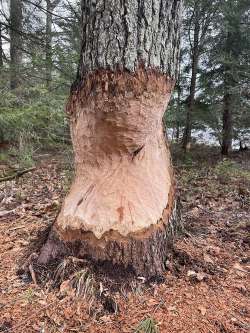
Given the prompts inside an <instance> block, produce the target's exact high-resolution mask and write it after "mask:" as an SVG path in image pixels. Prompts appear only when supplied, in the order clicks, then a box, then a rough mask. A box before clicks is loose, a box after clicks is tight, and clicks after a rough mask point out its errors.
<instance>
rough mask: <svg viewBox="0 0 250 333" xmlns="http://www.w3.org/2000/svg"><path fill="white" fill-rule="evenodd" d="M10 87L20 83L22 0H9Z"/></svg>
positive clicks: (13, 87) (14, 87)
mask: <svg viewBox="0 0 250 333" xmlns="http://www.w3.org/2000/svg"><path fill="white" fill-rule="evenodd" d="M10 26H11V27H10V88H11V89H16V88H18V87H19V86H20V84H21V73H20V68H21V64H22V51H21V50H22V1H21V0H11V1H10Z"/></svg>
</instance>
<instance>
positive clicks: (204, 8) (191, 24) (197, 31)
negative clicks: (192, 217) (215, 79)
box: [183, 0, 218, 150]
mask: <svg viewBox="0 0 250 333" xmlns="http://www.w3.org/2000/svg"><path fill="white" fill-rule="evenodd" d="M217 11H218V1H208V0H202V1H198V0H191V1H186V17H185V29H186V31H187V32H186V33H187V38H188V41H189V46H188V48H189V52H190V62H191V80H190V87H189V96H188V98H187V111H186V123H185V129H184V134H183V148H184V149H185V150H187V149H188V148H190V144H191V131H192V115H193V113H194V108H195V93H196V89H197V75H198V71H199V61H200V56H201V54H202V53H203V52H205V46H206V43H207V37H208V35H209V32H210V28H211V25H212V23H213V20H214V19H215V17H216V14H217Z"/></svg>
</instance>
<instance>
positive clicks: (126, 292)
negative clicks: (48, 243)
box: [0, 0, 250, 333]
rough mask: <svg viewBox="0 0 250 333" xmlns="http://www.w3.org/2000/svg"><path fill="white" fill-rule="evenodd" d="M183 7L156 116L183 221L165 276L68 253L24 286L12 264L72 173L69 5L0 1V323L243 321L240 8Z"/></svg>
mask: <svg viewBox="0 0 250 333" xmlns="http://www.w3.org/2000/svg"><path fill="white" fill-rule="evenodd" d="M184 5H185V6H184V13H183V15H184V20H183V27H182V33H181V35H182V44H181V45H182V47H181V55H180V62H179V70H178V80H177V82H176V87H175V91H174V94H173V97H172V100H171V104H170V107H169V108H168V110H167V112H166V114H165V117H164V126H165V127H166V131H167V135H168V137H169V140H170V141H171V143H172V144H171V149H172V152H173V163H174V167H175V173H176V178H177V179H178V183H177V186H178V192H179V194H180V198H181V205H182V215H183V221H184V230H183V232H182V233H181V234H180V235H179V236H178V237H177V239H176V240H175V242H174V244H173V248H172V249H171V251H170V253H169V257H168V259H167V261H166V267H167V271H166V275H165V276H164V278H163V279H162V280H160V281H150V282H149V283H148V284H145V282H144V281H143V279H138V280H130V279H123V280H122V281H119V283H117V284H116V283H114V282H113V281H110V280H109V279H108V278H106V277H101V278H100V276H96V275H94V274H92V273H91V274H86V268H85V267H81V263H79V262H74V261H72V259H69V260H67V261H64V262H63V263H62V264H61V266H60V267H58V268H57V269H56V272H60V274H56V275H53V276H51V275H50V273H49V272H47V273H46V274H47V275H46V274H45V273H44V272H41V275H40V276H39V277H38V276H37V279H40V280H41V281H40V282H41V283H40V282H39V281H38V282H39V283H36V281H34V278H32V277H31V276H30V275H27V274H25V273H24V272H22V271H20V266H21V265H22V262H21V263H20V261H22V258H27V257H28V256H29V254H30V253H32V252H34V251H35V252H36V251H37V250H38V248H39V246H40V245H41V243H42V242H43V241H44V238H45V236H46V230H48V228H49V227H50V225H51V223H53V221H54V220H55V217H56V215H57V212H58V210H59V209H60V205H61V202H62V200H63V198H64V197H65V194H66V193H67V191H68V189H69V185H70V182H71V179H72V176H73V162H72V161H73V159H72V148H71V143H70V134H69V127H68V119H67V116H66V114H65V112H64V108H65V103H66V101H67V97H68V95H69V90H70V86H71V84H72V82H73V81H74V79H75V74H76V70H77V63H78V57H79V51H80V50H79V46H80V38H81V37H80V32H79V31H80V29H79V26H80V4H79V1H76V0H53V1H52V0H22V1H21V0H9V1H6V0H0V262H1V265H0V332H1V331H2V332H15V333H21V332H25V333H29V332H31V333H34V332H40V333H45V332H46V333H47V332H48V333H50V332H51V333H57V332H66V333H69V332H79V333H80V332H81V333H82V332H88V333H92V332H93V333H97V332H100V333H105V332H109V333H113V332H114V333H118V332H124V333H126V332H127V333H130V332H131V333H132V332H133V333H135V332H136V333H139V332H148V331H147V330H146V329H145V326H147V327H149V326H150V327H151V328H150V329H151V331H150V332H158V331H159V332H161V333H167V332H171V333H239V332H242V333H246V332H248V331H249V327H250V321H249V312H250V310H249V271H250V267H249V258H250V254H249V253H250V252H249V227H250V225H249V211H250V192H249V189H250V155H249V149H247V148H249V147H250V142H249V136H250V104H249V103H250V101H249V97H250V90H249V89H250V82H249V80H250V67H249V61H250V52H249V51H250V22H249V18H250V15H249V14H250V4H249V1H247V0H199V1H197V0H186V1H185V3H184ZM190 142H191V146H190ZM190 148H191V149H190ZM25 170H26V171H27V170H28V171H29V173H25V174H22V172H23V171H25ZM44 235H45V236H44ZM72 276H73V282H74V283H73V287H72V280H71V281H70V279H71V278H70V277H72ZM159 282H160V283H159ZM70 283H71V284H70ZM86 286H88V287H86ZM93 290H95V291H96V290H97V291H98V292H95V294H96V293H98V294H99V295H101V294H104V295H105V297H106V298H105V299H106V300H108V301H107V302H106V301H105V302H103V299H100V298H93V295H94V293H93Z"/></svg>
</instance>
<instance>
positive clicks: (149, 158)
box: [39, 0, 181, 277]
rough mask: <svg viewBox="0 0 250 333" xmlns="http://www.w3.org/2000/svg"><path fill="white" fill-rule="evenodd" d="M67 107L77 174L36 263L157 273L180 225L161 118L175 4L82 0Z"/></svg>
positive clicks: (172, 54) (171, 61) (176, 19)
mask: <svg viewBox="0 0 250 333" xmlns="http://www.w3.org/2000/svg"><path fill="white" fill-rule="evenodd" d="M82 10H83V15H82V21H83V22H82V23H83V41H82V50H81V57H80V64H79V70H78V75H77V80H76V82H75V83H74V85H73V87H72V92H71V96H70V98H69V101H68V105H67V112H68V114H69V115H70V119H71V121H70V124H71V134H72V141H73V146H74V153H75V168H76V176H75V180H74V183H73V185H72V187H71V190H70V192H69V194H68V196H67V197H66V199H65V201H64V204H63V207H62V209H61V212H60V214H59V215H58V217H57V220H56V222H55V224H54V226H53V229H52V231H51V233H50V236H49V238H48V240H47V243H46V244H45V245H44V246H43V248H42V250H41V254H40V257H39V263H47V262H48V261H50V260H53V259H56V258H58V257H63V256H65V255H67V254H71V255H72V254H74V255H76V256H78V257H81V258H89V259H91V260H92V261H94V262H97V263H101V262H102V263H109V264H111V265H113V267H116V266H119V267H123V268H125V269H129V270H131V271H133V272H134V273H135V274H137V275H144V276H146V277H150V276H154V275H158V274H161V273H162V272H163V271H164V261H165V258H166V255H167V251H168V248H167V245H168V241H169V237H168V235H169V234H170V233H171V231H172V230H173V229H174V228H175V227H176V224H177V223H178V221H179V217H178V210H177V209H176V196H175V181H174V176H173V169H172V165H171V159H170V153H169V148H168V146H166V143H165V138H164V134H163V126H162V116H163V113H164V111H165V109H166V107H167V104H168V102H169V99H170V95H171V92H172V89H173V86H174V82H175V77H176V69H177V64H178V53H179V28H180V10H181V1H178V0H171V1H167V0H163V1H160V0H158V1H154V2H152V1H151V0H150V1H149V0H148V1H146V0H145V1H139V0H123V1H119V2H117V1H114V0H109V1H104V0H97V1H96V2H95V3H94V2H89V1H87V0H82Z"/></svg>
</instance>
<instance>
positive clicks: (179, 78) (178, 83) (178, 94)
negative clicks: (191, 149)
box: [175, 56, 181, 142]
mask: <svg viewBox="0 0 250 333" xmlns="http://www.w3.org/2000/svg"><path fill="white" fill-rule="evenodd" d="M180 113H181V56H180V57H179V65H178V76H177V110H176V134H175V138H176V141H177V142H178V141H179V139H180V119H179V117H180Z"/></svg>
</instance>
